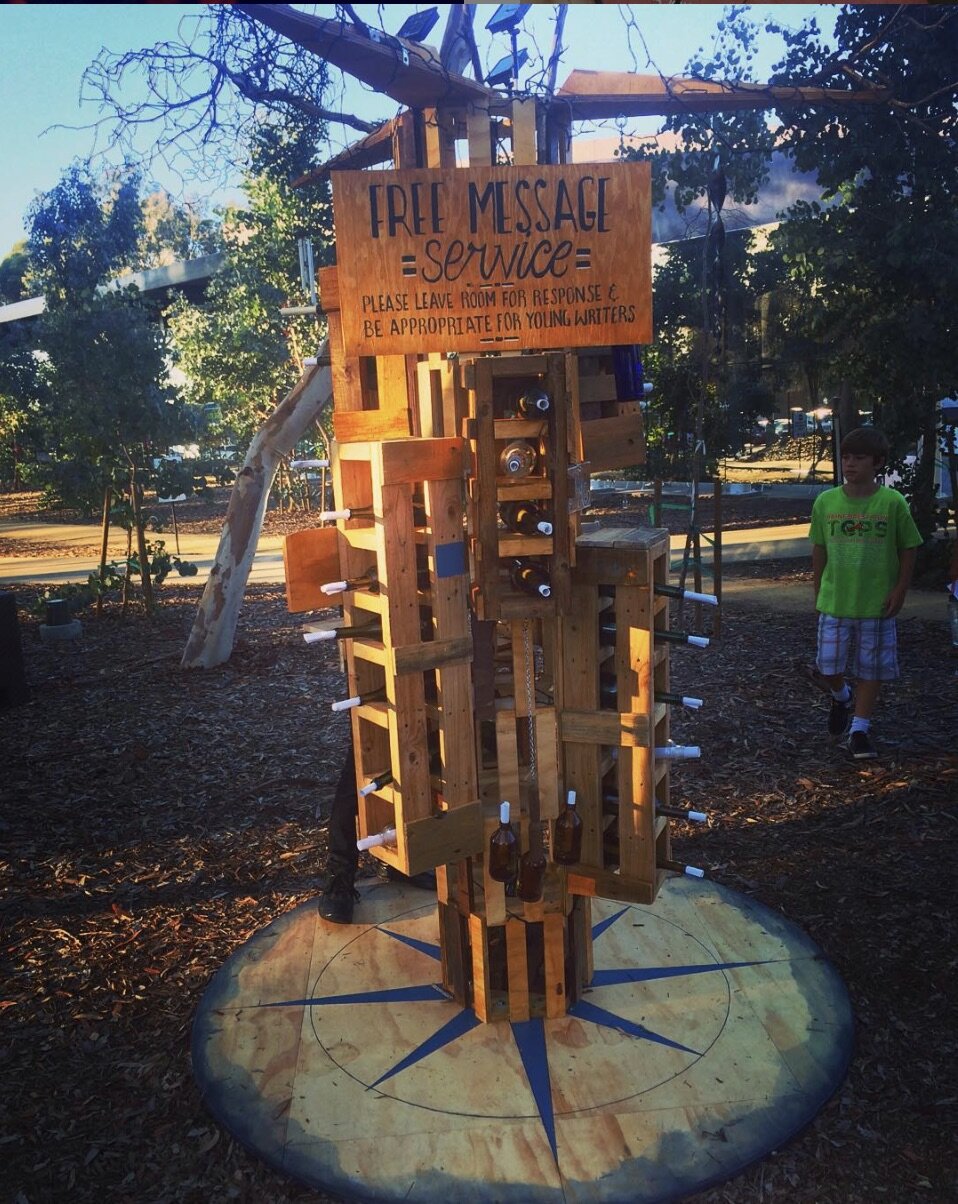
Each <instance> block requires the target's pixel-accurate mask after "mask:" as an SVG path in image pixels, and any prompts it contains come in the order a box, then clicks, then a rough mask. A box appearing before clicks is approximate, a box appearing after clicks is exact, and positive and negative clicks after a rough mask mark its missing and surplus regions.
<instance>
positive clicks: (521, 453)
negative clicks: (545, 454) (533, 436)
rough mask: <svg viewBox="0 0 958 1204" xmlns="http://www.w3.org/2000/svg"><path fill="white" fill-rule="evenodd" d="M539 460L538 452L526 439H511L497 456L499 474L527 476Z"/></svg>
mask: <svg viewBox="0 0 958 1204" xmlns="http://www.w3.org/2000/svg"><path fill="white" fill-rule="evenodd" d="M538 461H539V453H538V452H537V451H536V449H535V448H534V447H533V446H532V444H531V443H530V442H529V441H528V440H527V439H513V440H512V442H511V443H509V444H507V445H506V447H504V448H503V449H502V452H501V454H500V456H499V475H500V476H503V477H516V478H518V477H527V476H529V474H530V473H531V472H532V471H533V469H534V468H535V466H536V464H537V463H538Z"/></svg>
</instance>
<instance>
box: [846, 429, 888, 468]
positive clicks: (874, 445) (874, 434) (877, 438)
mask: <svg viewBox="0 0 958 1204" xmlns="http://www.w3.org/2000/svg"><path fill="white" fill-rule="evenodd" d="M888 451H889V445H888V440H887V438H886V437H885V435H884V434H883V433H882V432H881V431H880V430H878V428H877V427H874V426H860V427H858V428H857V429H855V430H854V431H849V432H848V434H847V435H846V436H845V438H844V439H843V440H842V446H841V454H842V456H870V457H871V459H872V461H873V462H874V464H875V472H878V471H879V469H881V468H884V466H885V461H886V460H887V459H888Z"/></svg>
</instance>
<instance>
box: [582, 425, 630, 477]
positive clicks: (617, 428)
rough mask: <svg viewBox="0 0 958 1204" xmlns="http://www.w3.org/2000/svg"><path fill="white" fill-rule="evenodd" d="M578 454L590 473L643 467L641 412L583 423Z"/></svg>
mask: <svg viewBox="0 0 958 1204" xmlns="http://www.w3.org/2000/svg"><path fill="white" fill-rule="evenodd" d="M582 455H583V458H584V459H585V460H587V461H588V462H589V465H590V467H591V471H592V472H607V471H608V470H609V469H611V468H631V467H632V465H634V464H644V463H645V428H644V426H643V423H642V413H641V411H637V412H636V413H634V414H622V415H620V416H619V417H617V418H595V419H593V420H592V421H591V422H583V423H582Z"/></svg>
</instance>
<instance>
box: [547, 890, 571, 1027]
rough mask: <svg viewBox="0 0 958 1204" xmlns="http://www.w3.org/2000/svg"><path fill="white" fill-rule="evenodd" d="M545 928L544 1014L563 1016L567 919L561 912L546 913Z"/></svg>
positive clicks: (564, 1008)
mask: <svg viewBox="0 0 958 1204" xmlns="http://www.w3.org/2000/svg"><path fill="white" fill-rule="evenodd" d="M543 927H544V929H545V978H546V1016H548V1017H549V1018H550V1019H551V1018H552V1017H558V1016H564V1015H565V1012H566V981H565V950H566V934H567V929H568V925H567V921H566V917H565V916H564V915H563V914H561V913H558V914H557V913H555V912H553V913H551V914H547V915H546V916H545V917H544V920H543Z"/></svg>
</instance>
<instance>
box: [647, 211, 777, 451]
mask: <svg viewBox="0 0 958 1204" xmlns="http://www.w3.org/2000/svg"><path fill="white" fill-rule="evenodd" d="M751 247H752V237H751V235H749V234H748V233H747V232H736V233H735V234H732V235H730V236H729V237H728V240H727V242H726V246H725V256H724V269H725V270H724V275H723V292H724V298H725V300H724V323H723V329H722V332H721V333H722V345H723V348H724V354H723V355H722V356H720V357H715V356H714V355H713V348H712V345H711V338H710V336H709V334H708V331H707V326H706V324H705V320H704V310H703V288H702V240H701V239H693V240H688V241H685V242H681V243H677V244H675V245H673V246H671V247H669V248H668V251H667V253H666V258H665V261H664V263H663V264H662V266H661V267H658V268H657V269H656V272H655V278H654V293H655V310H654V313H655V341H654V343H653V344H652V346H651V347H650V348H649V349H648V352H647V355H646V370H647V373H648V376H649V377H650V379H652V380H653V381H654V383H655V392H654V393H653V394H652V397H651V399H650V405H649V410H648V414H649V418H650V430H649V432H648V433H649V435H650V442H651V443H652V444H653V448H652V452H651V461H652V466H653V471H654V472H655V473H656V475H673V474H675V475H686V474H687V473H688V472H689V468H690V465H691V461H692V453H693V451H694V447H695V442H696V437H697V425H698V412H699V406H700V403H701V405H702V415H703V423H702V439H703V442H704V444H705V449H706V454H707V457H708V461H709V463H710V464H711V465H712V466H714V462H715V459H716V458H717V457H718V456H720V455H721V454H722V453H724V452H727V451H729V450H735V449H738V448H739V447H741V445H742V443H743V441H744V438H745V435H746V433H747V432H748V431H749V430H750V428H751V426H752V423H753V420H754V419H755V418H756V417H758V416H759V415H760V414H762V413H766V412H768V410H769V409H770V408H771V404H772V400H773V390H772V387H771V382H770V381H768V380H767V379H766V373H765V369H764V364H763V359H762V345H761V338H760V335H759V331H758V323H757V315H758V303H759V299H760V297H761V295H762V293H763V292H764V290H765V289H766V288H767V287H768V280H767V275H766V273H765V272H764V271H759V270H757V267H756V263H757V261H756V258H755V256H754V255H752V253H751ZM703 331H706V333H705V334H703ZM655 445H658V446H655Z"/></svg>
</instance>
